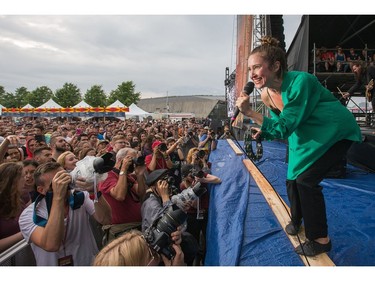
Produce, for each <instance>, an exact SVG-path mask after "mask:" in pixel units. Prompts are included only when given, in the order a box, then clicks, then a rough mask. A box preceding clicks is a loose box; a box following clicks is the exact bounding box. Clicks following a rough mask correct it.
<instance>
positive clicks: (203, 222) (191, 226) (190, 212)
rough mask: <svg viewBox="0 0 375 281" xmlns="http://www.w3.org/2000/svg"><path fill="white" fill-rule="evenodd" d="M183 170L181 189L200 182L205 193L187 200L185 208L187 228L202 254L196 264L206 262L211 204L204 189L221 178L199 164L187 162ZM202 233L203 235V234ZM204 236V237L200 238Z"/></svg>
mask: <svg viewBox="0 0 375 281" xmlns="http://www.w3.org/2000/svg"><path fill="white" fill-rule="evenodd" d="M181 172H182V183H181V185H180V189H181V190H182V193H183V192H184V190H186V189H188V188H192V187H196V186H197V184H198V183H200V186H199V192H200V193H203V194H201V195H200V196H198V198H197V199H196V200H194V201H192V202H186V206H185V208H184V210H185V211H186V212H187V229H186V231H187V232H189V233H190V234H192V235H193V236H194V238H195V239H196V240H197V241H198V242H199V246H200V254H199V256H197V259H196V260H195V262H194V263H195V264H196V265H200V264H201V263H202V264H203V263H204V259H205V255H206V241H205V238H206V229H207V222H208V206H209V192H203V191H202V189H205V190H206V191H207V189H208V184H209V183H212V184H219V183H221V179H220V178H219V177H217V176H214V175H212V174H209V173H207V172H204V171H203V170H202V169H200V168H199V166H197V165H193V164H186V165H183V166H182V167H181ZM201 233H202V236H201ZM201 237H203V239H200V238H201Z"/></svg>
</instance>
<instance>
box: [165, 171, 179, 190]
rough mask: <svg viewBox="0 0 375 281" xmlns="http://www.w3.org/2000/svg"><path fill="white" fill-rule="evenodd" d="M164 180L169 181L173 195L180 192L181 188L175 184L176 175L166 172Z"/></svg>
mask: <svg viewBox="0 0 375 281" xmlns="http://www.w3.org/2000/svg"><path fill="white" fill-rule="evenodd" d="M162 180H165V181H166V182H167V183H168V186H169V190H170V193H171V195H175V194H178V193H179V192H180V190H179V189H178V188H177V187H176V185H175V179H174V177H172V176H170V175H168V174H166V175H165V176H164V177H163V178H162Z"/></svg>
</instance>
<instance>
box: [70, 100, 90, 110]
mask: <svg viewBox="0 0 375 281" xmlns="http://www.w3.org/2000/svg"><path fill="white" fill-rule="evenodd" d="M89 107H92V106H91V105H89V104H88V103H87V102H85V101H80V102H79V103H77V104H76V105H75V106H73V108H89Z"/></svg>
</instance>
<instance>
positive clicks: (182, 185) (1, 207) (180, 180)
mask: <svg viewBox="0 0 375 281" xmlns="http://www.w3.org/2000/svg"><path fill="white" fill-rule="evenodd" d="M0 123H1V129H2V131H1V132H0V142H1V144H0V181H1V185H0V226H1V227H0V229H1V231H0V252H2V251H4V250H6V249H8V248H9V247H11V246H12V245H14V244H15V243H17V242H18V241H21V240H22V239H25V240H26V242H27V243H30V245H31V248H32V250H33V253H34V257H35V260H36V264H37V265H53V266H54V265H159V264H160V265H163V264H164V265H203V264H204V256H205V241H204V240H205V233H206V226H207V215H208V205H209V204H208V202H209V192H205V193H204V194H203V195H201V196H200V197H198V198H195V199H194V200H191V201H187V202H185V203H186V204H185V205H184V206H183V212H184V213H185V214H186V217H187V220H186V222H185V223H183V224H182V225H181V226H178V227H177V228H176V229H175V231H174V232H172V233H171V234H170V238H171V241H170V243H171V244H172V245H170V246H171V247H172V248H173V249H174V252H175V255H174V256H173V257H169V258H168V257H166V256H165V255H163V254H160V251H158V250H156V249H154V248H153V247H151V246H150V245H148V242H147V241H146V240H145V238H144V232H145V231H147V229H149V228H151V227H155V222H156V221H158V220H160V219H161V218H162V217H163V215H164V214H165V213H166V212H168V211H170V210H173V209H178V207H177V206H176V204H173V203H172V201H171V200H172V197H173V196H176V195H177V194H179V193H180V192H182V191H183V190H185V189H187V188H190V187H192V186H194V185H195V184H197V183H199V184H200V185H202V186H204V187H205V188H208V184H218V183H220V182H221V180H220V178H218V177H216V176H214V175H212V174H211V170H210V167H211V163H210V162H209V161H208V159H209V154H210V152H211V151H212V150H214V149H216V143H217V139H218V138H220V137H224V136H225V132H224V134H223V135H222V136H221V135H217V132H214V131H213V130H211V129H210V127H209V123H207V122H205V120H202V121H197V120H195V119H190V120H186V121H178V122H171V121H170V120H151V121H149V120H144V121H136V120H125V121H116V120H86V121H67V120H59V121H56V120H48V119H29V120H19V121H14V120H10V119H7V118H5V119H2V120H0ZM219 133H220V132H219ZM97 159H101V160H102V162H104V163H105V164H104V166H103V165H102V166H101V167H104V169H105V168H106V167H107V170H105V171H101V172H98V171H97V170H96V169H97V168H96V166H95V165H96V164H95V163H99V162H100V161H99V162H95V161H97ZM105 165H107V166H105ZM108 167H109V168H108ZM94 171H96V172H98V173H99V176H95V174H94ZM91 172H92V173H91ZM90 173H91V174H90ZM137 241H138V242H137ZM133 242H134V243H135V245H133V246H132V247H135V249H132V250H129V248H128V247H130V246H127V244H129V245H130V244H131V243H133ZM124 249H127V250H126V251H129V252H127V253H123V254H121V253H122V251H123V250H124ZM124 251H125V250H124ZM113 252H116V255H117V258H116V259H115V260H113V257H112V256H109V255H112V254H113ZM133 252H134V255H135V254H136V255H138V256H137V257H132V259H134V261H131V260H128V256H129V255H133V254H132V253H133ZM119 253H120V254H119ZM119 255H122V256H121V257H120V256H119ZM124 259H125V260H124Z"/></svg>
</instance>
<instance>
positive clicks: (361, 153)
mask: <svg viewBox="0 0 375 281" xmlns="http://www.w3.org/2000/svg"><path fill="white" fill-rule="evenodd" d="M374 159H375V136H372V135H364V139H363V141H362V143H353V144H352V146H351V147H350V149H349V151H348V154H347V160H348V163H350V164H352V165H353V166H357V167H359V168H362V169H364V170H366V171H368V172H371V173H375V161H374Z"/></svg>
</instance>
